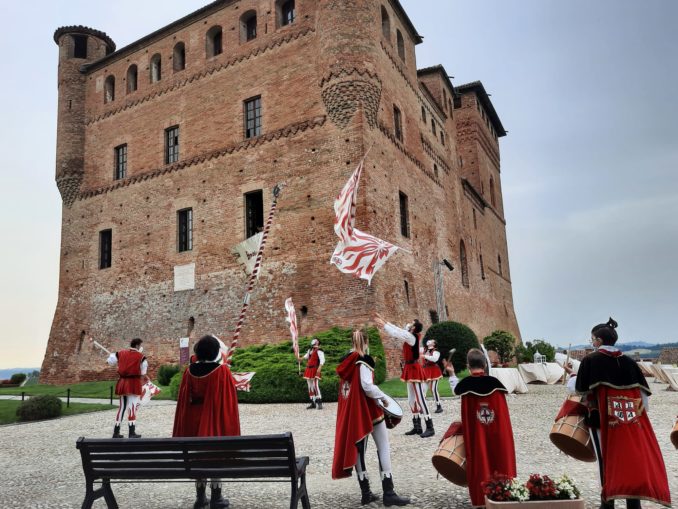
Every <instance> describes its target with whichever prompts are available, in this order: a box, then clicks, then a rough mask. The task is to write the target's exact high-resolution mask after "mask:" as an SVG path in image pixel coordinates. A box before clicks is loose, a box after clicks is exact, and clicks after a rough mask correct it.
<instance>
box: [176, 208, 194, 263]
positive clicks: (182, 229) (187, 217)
mask: <svg viewBox="0 0 678 509" xmlns="http://www.w3.org/2000/svg"><path fill="white" fill-rule="evenodd" d="M192 249H193V209H183V210H180V211H179V212H177V250H178V251H179V252H180V253H183V252H184V251H191V250H192Z"/></svg>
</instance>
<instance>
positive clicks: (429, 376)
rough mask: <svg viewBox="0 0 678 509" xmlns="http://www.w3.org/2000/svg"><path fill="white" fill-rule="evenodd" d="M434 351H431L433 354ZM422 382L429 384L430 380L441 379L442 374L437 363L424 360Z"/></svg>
mask: <svg viewBox="0 0 678 509" xmlns="http://www.w3.org/2000/svg"><path fill="white" fill-rule="evenodd" d="M433 351H435V350H432V351H431V352H433ZM423 369H424V380H426V381H427V382H430V381H431V380H440V379H441V378H442V377H443V372H442V371H440V367H439V366H438V363H437V362H431V361H429V360H427V359H424V366H423Z"/></svg>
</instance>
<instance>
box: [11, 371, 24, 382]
mask: <svg viewBox="0 0 678 509" xmlns="http://www.w3.org/2000/svg"><path fill="white" fill-rule="evenodd" d="M24 380H26V373H14V374H13V375H12V378H10V382H11V383H13V384H22V383H24Z"/></svg>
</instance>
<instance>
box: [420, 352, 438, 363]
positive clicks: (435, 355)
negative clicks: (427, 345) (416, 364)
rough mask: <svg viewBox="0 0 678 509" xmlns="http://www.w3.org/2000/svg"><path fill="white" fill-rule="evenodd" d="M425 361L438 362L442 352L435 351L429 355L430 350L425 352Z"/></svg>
mask: <svg viewBox="0 0 678 509" xmlns="http://www.w3.org/2000/svg"><path fill="white" fill-rule="evenodd" d="M424 359H426V360H427V361H430V362H438V359H440V352H439V351H438V350H433V351H432V353H429V350H426V351H425V352H424Z"/></svg>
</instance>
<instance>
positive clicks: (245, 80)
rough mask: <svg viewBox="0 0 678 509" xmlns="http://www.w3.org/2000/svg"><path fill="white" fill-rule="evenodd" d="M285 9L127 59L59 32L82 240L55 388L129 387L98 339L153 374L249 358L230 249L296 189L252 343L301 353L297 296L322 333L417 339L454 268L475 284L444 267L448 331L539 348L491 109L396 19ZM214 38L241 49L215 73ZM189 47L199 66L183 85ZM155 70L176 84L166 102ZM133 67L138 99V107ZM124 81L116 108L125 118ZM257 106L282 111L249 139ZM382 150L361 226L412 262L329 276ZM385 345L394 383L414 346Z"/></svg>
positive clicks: (204, 21)
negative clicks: (528, 314)
mask: <svg viewBox="0 0 678 509" xmlns="http://www.w3.org/2000/svg"><path fill="white" fill-rule="evenodd" d="M280 8H281V5H280V2H276V1H274V0H240V1H220V2H214V3H212V4H209V5H207V6H206V7H205V8H203V9H201V10H200V11H196V12H195V13H193V14H192V15H190V16H188V17H186V18H183V19H182V20H179V21H177V22H176V23H173V24H171V25H169V26H168V27H166V28H164V29H162V30H160V31H158V32H155V33H153V34H151V35H149V36H147V37H144V38H142V39H140V40H139V41H137V42H135V43H132V44H131V45H129V46H127V47H126V48H122V49H120V50H118V51H117V52H114V53H111V54H109V55H107V54H106V53H107V46H106V45H107V38H105V37H104V34H103V33H101V32H97V31H94V30H91V29H86V28H84V27H68V29H61V30H60V31H57V34H55V39H56V40H57V43H58V45H59V50H60V51H59V104H58V142H57V157H56V161H57V165H56V180H57V185H58V187H59V190H60V192H61V194H62V198H63V208H62V232H61V234H62V236H61V239H62V240H61V253H60V256H61V260H60V283H59V297H58V304H57V308H56V312H55V315H54V321H53V324H52V329H51V332H50V338H49V343H48V346H47V351H46V354H45V359H44V362H43V369H42V375H41V376H42V381H43V382H48V383H64V382H75V381H83V380H94V379H100V378H105V377H111V376H114V372H113V371H112V370H110V369H108V370H106V369H104V366H105V363H104V362H103V357H102V356H101V353H100V352H98V351H96V350H94V349H93V348H92V347H91V346H89V345H88V344H87V342H86V341H83V338H84V337H86V336H87V335H92V336H94V337H95V338H97V339H98V340H99V341H101V342H102V343H105V344H107V345H108V346H109V347H110V348H111V349H120V348H123V347H125V346H127V345H128V343H129V341H130V339H131V338H133V337H141V338H142V339H143V340H144V347H145V352H146V354H147V356H148V358H149V360H150V364H151V371H152V373H154V372H155V370H156V369H157V367H158V366H160V365H161V364H164V363H169V362H176V361H177V359H178V350H179V345H178V340H179V338H180V337H184V336H186V335H188V334H189V332H190V334H191V337H193V338H195V337H200V336H201V335H203V334H205V333H215V334H217V335H219V336H221V337H223V338H225V339H227V340H228V339H229V338H230V336H231V334H232V331H233V329H234V326H235V323H236V320H237V316H238V313H239V310H240V306H241V302H242V297H243V294H244V288H245V283H246V276H245V274H244V272H243V270H242V268H241V267H240V266H239V265H238V264H237V261H236V260H235V258H234V257H233V255H232V254H231V252H230V250H231V247H232V246H233V245H235V244H236V243H238V242H240V241H242V240H244V238H245V210H244V198H243V194H244V193H246V192H249V191H252V190H258V189H262V190H263V191H264V213H265V214H267V213H268V209H269V207H270V204H271V200H272V195H271V192H270V191H271V189H272V188H273V186H274V185H275V184H277V183H280V182H284V183H285V187H284V190H283V193H282V195H281V198H280V200H279V202H278V212H277V215H276V217H275V219H274V223H273V227H272V229H271V232H270V235H269V240H268V243H267V246H266V252H265V254H264V262H263V268H262V272H261V276H260V279H259V281H258V283H257V285H256V287H255V290H254V294H253V295H252V300H251V305H250V310H249V314H248V316H247V321H246V324H245V327H244V329H243V334H242V337H241V343H242V344H244V345H248V344H256V343H267V342H277V341H281V340H285V339H288V337H289V331H288V329H287V325H286V323H285V313H284V308H283V303H284V300H285V299H286V298H287V297H292V298H293V299H294V302H295V304H296V306H297V309H298V310H299V309H300V308H301V307H302V306H306V308H307V310H308V312H307V315H306V316H305V317H304V318H303V319H302V320H301V334H302V335H305V334H309V333H312V332H313V331H316V330H321V329H326V328H329V327H331V326H334V325H341V326H354V325H361V324H365V323H367V322H368V321H369V320H370V317H371V316H372V314H373V313H374V312H379V313H381V314H383V315H384V316H385V317H386V318H387V319H390V320H392V321H394V322H396V323H401V324H402V323H405V322H406V321H409V320H411V319H412V318H414V317H419V318H420V319H421V320H422V321H423V322H424V323H425V324H430V323H431V317H430V311H432V310H436V297H435V285H434V276H433V265H434V264H435V263H436V262H437V261H440V260H442V259H443V258H446V259H448V260H449V261H450V262H451V263H452V264H453V265H454V267H455V270H454V271H452V272H450V271H448V270H447V269H446V268H444V267H443V269H442V280H443V285H444V302H445V305H446V306H447V313H448V316H449V318H450V319H453V320H457V321H460V322H463V323H466V324H468V325H469V326H470V327H471V328H472V329H473V330H474V331H475V332H476V333H477V334H478V335H479V336H480V337H483V336H485V335H487V334H489V333H490V332H492V331H493V330H495V329H505V330H509V331H511V332H512V333H514V334H515V335H516V336H518V337H519V329H518V324H517V321H516V317H515V313H514V310H513V300H512V292H511V278H510V270H509V260H508V253H507V243H506V231H505V221H504V213H503V203H502V199H501V186H500V165H499V145H498V139H497V137H496V135H495V134H493V132H492V130H491V129H490V127H489V124H488V122H487V121H486V120H484V119H483V116H482V112H481V111H480V110H479V109H478V107H477V101H478V97H477V94H476V92H474V91H472V90H471V91H465V92H461V93H458V94H456V95H457V96H458V98H459V99H460V103H459V104H457V105H456V106H457V108H456V109H455V108H454V106H453V104H452V98H453V97H454V96H455V90H454V89H452V88H450V82H449V80H448V79H447V77H446V72H445V70H444V69H442V67H440V68H434V69H429V70H420V71H418V70H417V68H416V60H415V50H414V48H415V42H417V39H418V36H417V34H416V33H415V32H414V29H413V27H412V26H411V25H410V23H409V20H408V19H407V17H406V14H405V13H404V11H402V8H401V6H400V4H399V3H398V2H397V1H396V0H393V1H388V0H383V2H379V1H371V0H341V1H338V0H297V1H296V5H295V14H296V17H295V20H294V22H293V23H291V24H288V25H286V26H282V24H281V22H280V19H279V12H280ZM252 11H253V12H255V13H256V16H257V37H256V38H254V39H253V40H249V41H244V40H243V38H242V30H241V22H242V19H243V17H247V16H248V15H249V14H250V13H251V12H252ZM383 12H384V13H385V14H386V15H387V16H388V23H386V24H385V25H386V28H385V29H384V27H383V26H382V25H383V24H382V16H383V14H382V13H383ZM214 26H221V27H222V33H223V52H222V53H221V54H218V55H216V56H213V57H207V55H206V33H207V32H208V30H210V28H212V27H214ZM398 33H400V34H401V35H402V38H403V41H404V47H403V48H402V50H403V51H402V56H401V55H400V54H399V51H398V47H397V37H398V36H397V34H398ZM83 34H84V35H86V36H87V37H88V46H87V48H88V52H87V58H84V59H83V58H75V56H74V44H75V40H76V38H77V36H78V35H83ZM179 42H183V43H184V46H185V68H184V69H182V70H177V71H175V70H173V50H174V47H175V45H176V44H177V43H179ZM110 49H111V48H110V47H109V48H108V52H109V53H110ZM156 54H159V55H160V57H161V77H160V79H159V80H158V81H157V82H154V83H151V79H150V62H151V58H152V57H153V56H154V55H156ZM132 65H136V66H137V70H138V77H137V81H138V84H137V89H136V90H135V91H129V92H128V91H127V89H128V83H127V77H128V69H129V68H130V66H132ZM109 76H113V77H114V79H115V95H114V97H113V98H112V99H109V100H108V101H105V100H104V93H105V89H106V87H105V85H104V84H105V82H106V79H107V78H108V77H109ZM255 96H260V97H261V104H262V133H261V135H260V136H258V137H256V138H253V139H245V135H244V108H243V101H244V100H246V99H248V98H251V97H255ZM394 106H396V107H397V108H398V109H399V110H400V112H401V114H402V141H401V140H398V139H397V138H396V136H395V129H394ZM422 110H424V112H425V113H424V114H425V117H426V118H425V119H424V118H423V115H424V114H422ZM432 120H433V121H434V122H435V124H436V133H435V135H434V133H433V131H432V127H431V122H432ZM171 126H179V132H180V135H179V136H180V141H179V160H178V161H177V162H174V163H172V164H165V159H164V152H165V139H164V131H165V129H166V128H168V127H171ZM441 132H442V133H443V136H444V139H441V136H440V133H441ZM121 144H127V149H128V151H127V154H128V165H127V173H126V175H125V177H124V178H122V179H119V180H115V178H114V148H115V147H116V146H119V145H121ZM370 147H371V150H370V152H369V154H368V156H367V158H366V166H365V171H364V173H363V177H362V181H361V187H360V193H359V201H358V207H357V226H358V227H359V228H360V229H361V230H363V231H367V232H370V233H372V234H374V235H376V236H378V237H380V238H383V239H386V240H389V241H391V242H393V243H395V244H397V245H399V246H402V247H403V248H405V249H407V250H408V251H409V252H410V253H406V252H404V251H403V252H398V253H397V254H396V255H395V256H393V257H392V258H391V259H390V260H389V261H388V262H387V264H386V265H385V266H384V267H383V268H382V270H381V271H380V272H379V273H377V275H376V276H375V278H374V279H373V281H372V285H371V286H369V287H368V286H367V284H366V283H365V282H364V281H359V280H356V279H354V278H351V277H350V276H347V275H343V274H341V273H340V272H339V271H337V270H336V268H334V267H333V266H331V265H330V263H329V259H330V255H331V253H332V251H333V249H334V246H335V244H336V241H337V238H336V237H335V235H334V232H333V220H334V214H333V209H332V203H333V200H334V198H335V197H336V195H337V193H338V192H339V190H340V189H341V188H342V187H343V185H344V184H345V182H346V181H347V179H348V178H349V176H350V175H351V173H352V172H353V170H354V169H355V167H356V165H357V163H358V161H359V160H360V158H361V157H362V156H363V154H364V153H365V151H366V150H367V149H368V148H370ZM490 179H492V181H493V183H494V184H493V185H494V192H495V200H494V202H492V201H491V199H490V195H489V190H488V189H489V181H490ZM399 192H403V193H405V194H406V195H407V197H408V202H409V217H408V221H409V230H410V235H409V237H405V236H403V235H402V234H401V228H400V206H399ZM189 207H190V208H192V209H193V248H192V250H190V251H186V252H178V249H177V211H179V210H181V209H185V208H189ZM106 229H111V230H112V264H111V267H110V268H106V269H99V232H100V231H102V230H106ZM462 242H463V244H464V249H465V253H466V265H467V267H468V270H467V271H465V272H467V273H468V285H465V284H464V282H463V281H462V260H461V247H460V245H461V243H462ZM481 256H482V258H481ZM481 259H482V260H483V267H482V270H481ZM499 259H501V262H499ZM188 263H195V289H194V290H185V291H179V292H175V291H174V267H175V266H177V265H184V264H188ZM405 281H407V283H408V287H409V299H408V296H407V295H406V292H405V283H404V282H405ZM191 317H193V319H194V322H195V325H194V327H193V328H192V330H189V329H190V327H189V319H190V318H191ZM384 341H385V345H386V346H387V349H388V353H387V359H386V361H387V363H388V368H389V372H390V373H391V374H392V375H393V374H396V373H397V372H398V370H399V365H398V360H399V353H398V351H399V348H398V345H396V344H395V343H394V342H393V341H392V340H390V339H388V338H384ZM236 368H237V366H236Z"/></svg>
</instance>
